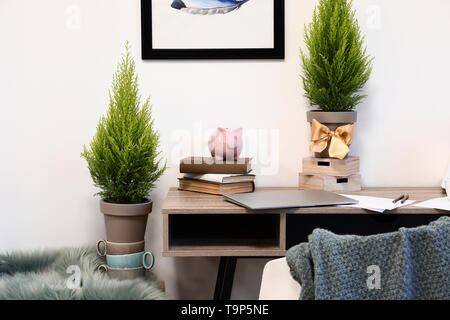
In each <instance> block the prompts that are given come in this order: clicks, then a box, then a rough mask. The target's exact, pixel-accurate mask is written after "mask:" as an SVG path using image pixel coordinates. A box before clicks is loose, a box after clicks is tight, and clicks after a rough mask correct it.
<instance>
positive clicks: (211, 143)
mask: <svg viewBox="0 0 450 320" xmlns="http://www.w3.org/2000/svg"><path fill="white" fill-rule="evenodd" d="M242 144H243V143H242V128H239V129H234V130H232V129H224V128H218V129H217V131H216V133H215V134H213V135H212V136H211V138H209V140H208V147H209V151H211V155H212V156H213V157H214V158H216V160H237V159H238V158H239V155H240V154H241V152H242Z"/></svg>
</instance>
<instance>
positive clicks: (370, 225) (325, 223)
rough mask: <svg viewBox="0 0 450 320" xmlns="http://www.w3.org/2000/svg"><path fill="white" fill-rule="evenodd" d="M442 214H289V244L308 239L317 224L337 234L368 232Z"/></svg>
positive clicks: (422, 222)
mask: <svg viewBox="0 0 450 320" xmlns="http://www.w3.org/2000/svg"><path fill="white" fill-rule="evenodd" d="M441 216H442V215H439V214H436V215H434V214H398V215H396V214H308V215H302V214H288V215H287V216H286V248H287V249H289V248H291V247H293V246H295V245H297V244H299V243H300V242H306V241H308V235H310V234H311V233H312V231H313V230H314V229H315V228H322V229H327V230H329V231H332V232H334V233H336V234H355V235H361V236H367V235H372V234H378V233H385V232H393V231H397V230H398V229H399V228H401V227H406V228H413V227H418V226H421V225H425V224H428V223H430V222H432V221H434V220H437V219H439V217H441Z"/></svg>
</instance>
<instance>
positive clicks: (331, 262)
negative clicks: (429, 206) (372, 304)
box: [286, 216, 450, 300]
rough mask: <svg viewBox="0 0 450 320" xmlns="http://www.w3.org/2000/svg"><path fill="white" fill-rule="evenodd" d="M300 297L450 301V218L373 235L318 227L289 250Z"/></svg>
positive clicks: (292, 273)
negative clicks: (360, 234)
mask: <svg viewBox="0 0 450 320" xmlns="http://www.w3.org/2000/svg"><path fill="white" fill-rule="evenodd" d="M286 258H287V262H288V265H289V267H290V270H291V275H292V276H293V278H294V279H295V280H296V281H298V282H299V283H300V285H301V286H302V291H301V295H300V299H304V300H310V299H317V300H338V299H339V300H341V299H342V300H391V299H393V300H399V299H414V300H421V299H439V300H440V299H447V300H448V299H450V218H449V217H446V216H444V217H441V218H440V219H439V220H437V221H434V222H432V223H430V224H429V225H426V226H421V227H417V228H400V229H399V231H397V232H391V233H386V234H378V235H372V236H364V237H363V236H354V235H336V234H334V233H332V232H329V231H327V230H323V229H316V230H314V231H313V233H312V234H311V235H310V236H309V241H308V242H307V243H302V244H299V245H297V246H295V247H292V248H291V249H289V251H288V253H287V255H286Z"/></svg>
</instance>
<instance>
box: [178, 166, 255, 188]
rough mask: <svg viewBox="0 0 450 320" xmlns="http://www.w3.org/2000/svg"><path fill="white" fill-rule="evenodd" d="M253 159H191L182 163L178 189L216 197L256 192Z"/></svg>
mask: <svg viewBox="0 0 450 320" xmlns="http://www.w3.org/2000/svg"><path fill="white" fill-rule="evenodd" d="M251 171H252V168H251V159H250V158H243V159H238V160H237V161H219V160H216V159H215V158H211V157H189V158H185V159H182V160H181V162H180V173H182V174H183V177H182V178H179V179H178V180H179V181H178V189H180V190H185V191H194V192H202V193H209V194H216V195H224V194H235V193H248V192H253V191H255V175H254V174H252V173H251Z"/></svg>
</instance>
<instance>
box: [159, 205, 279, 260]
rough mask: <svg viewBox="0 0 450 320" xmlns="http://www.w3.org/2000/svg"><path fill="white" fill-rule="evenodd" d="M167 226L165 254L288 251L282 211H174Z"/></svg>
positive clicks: (255, 253)
mask: <svg viewBox="0 0 450 320" xmlns="http://www.w3.org/2000/svg"><path fill="white" fill-rule="evenodd" d="M164 229H165V234H167V241H165V244H166V248H165V250H164V252H163V255H164V256H191V255H192V256H218V254H219V253H220V255H229V256H236V255H239V256H245V255H248V256H261V255H263V256H280V255H283V254H284V250H285V241H284V219H282V218H281V216H280V215H279V214H270V213H269V214H247V215H242V214H197V215H184V214H172V215H168V217H167V218H166V219H165V221H164ZM281 230H283V232H281Z"/></svg>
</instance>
